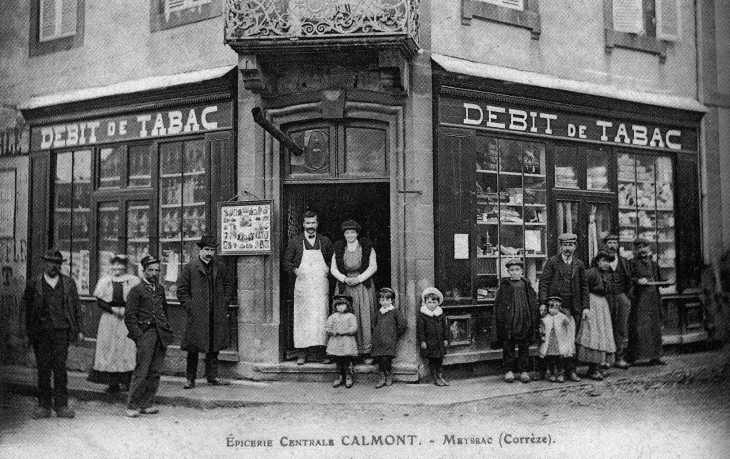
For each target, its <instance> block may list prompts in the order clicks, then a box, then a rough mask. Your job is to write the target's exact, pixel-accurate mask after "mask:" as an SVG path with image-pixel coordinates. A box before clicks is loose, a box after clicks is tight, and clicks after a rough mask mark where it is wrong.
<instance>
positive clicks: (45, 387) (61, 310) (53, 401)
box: [23, 249, 84, 419]
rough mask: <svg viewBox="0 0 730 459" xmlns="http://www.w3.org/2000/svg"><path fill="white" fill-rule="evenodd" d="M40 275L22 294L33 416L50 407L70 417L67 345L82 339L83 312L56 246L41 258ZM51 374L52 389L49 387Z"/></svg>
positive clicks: (48, 411)
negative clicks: (34, 386)
mask: <svg viewBox="0 0 730 459" xmlns="http://www.w3.org/2000/svg"><path fill="white" fill-rule="evenodd" d="M41 258H42V259H43V260H44V262H45V269H44V272H43V273H42V274H39V275H38V276H36V277H34V278H33V279H31V280H30V282H28V284H27V286H26V288H25V294H24V296H23V302H24V305H25V320H26V330H27V331H28V341H29V342H30V345H31V346H33V352H34V353H35V359H36V363H37V366H38V407H37V408H36V409H35V410H33V413H32V416H33V418H35V419H38V418H48V417H51V406H53V410H54V411H55V412H56V416H58V417H59V418H73V417H74V416H75V413H74V412H73V410H71V409H70V408H69V407H68V373H67V370H66V360H67V358H68V347H69V345H70V344H71V343H73V342H78V343H81V341H83V339H84V334H83V332H82V331H81V330H83V311H82V309H81V304H80V302H79V294H78V291H77V289H76V282H74V280H73V279H71V278H70V277H68V276H66V275H64V274H61V263H63V262H64V261H65V260H64V259H63V256H62V255H61V252H60V251H59V250H57V249H50V250H48V251H47V252H46V254H45V256H42V257H41ZM51 376H53V388H51Z"/></svg>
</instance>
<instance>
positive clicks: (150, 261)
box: [140, 255, 160, 269]
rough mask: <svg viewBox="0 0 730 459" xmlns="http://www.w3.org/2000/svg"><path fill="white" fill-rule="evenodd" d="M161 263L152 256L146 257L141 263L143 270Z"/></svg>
mask: <svg viewBox="0 0 730 459" xmlns="http://www.w3.org/2000/svg"><path fill="white" fill-rule="evenodd" d="M159 262H160V259H159V258H157V257H155V256H152V255H147V256H146V257H144V258H142V261H140V263H141V264H142V268H143V269H147V267H148V266H149V265H154V264H155V263H159Z"/></svg>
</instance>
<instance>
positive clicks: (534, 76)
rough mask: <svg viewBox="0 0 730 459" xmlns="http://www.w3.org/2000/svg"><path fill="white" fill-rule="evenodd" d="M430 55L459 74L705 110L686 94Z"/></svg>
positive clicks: (675, 107)
mask: <svg viewBox="0 0 730 459" xmlns="http://www.w3.org/2000/svg"><path fill="white" fill-rule="evenodd" d="M431 59H432V60H433V61H434V62H436V63H437V64H438V65H440V66H441V67H443V68H444V70H446V71H448V72H452V73H458V74H462V75H469V76H474V77H479V78H490V79H493V80H502V81H509V82H512V83H517V84H523V85H528V86H536V87H541V88H549V89H556V90H561V91H570V92H575V93H579V94H588V95H592V96H599V97H606V98H609V99H619V100H625V101H629V102H637V103H640V104H647V105H655V106H660V107H668V108H674V109H679V110H689V111H693V112H702V113H706V112H707V107H705V106H704V105H703V104H701V103H700V102H699V101H697V100H696V99H692V98H689V97H677V96H668V95H663V94H654V93H648V92H640V91H630V90H626V89H620V88H615V87H611V86H604V85H600V84H597V83H590V82H585V81H575V80H565V79H563V78H558V77H555V76H551V75H543V74H540V73H533V72H526V71H524V70H516V69H511V68H506V67H499V66H496V65H491V64H482V63H478V62H472V61H467V60H465V59H459V58H456V57H450V56H444V55H442V54H436V53H433V54H431Z"/></svg>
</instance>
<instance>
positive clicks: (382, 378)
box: [375, 371, 386, 389]
mask: <svg viewBox="0 0 730 459" xmlns="http://www.w3.org/2000/svg"><path fill="white" fill-rule="evenodd" d="M379 373H380V379H378V382H377V384H375V388H376V389H380V388H381V387H383V386H384V385H385V375H386V372H385V371H381V372H379Z"/></svg>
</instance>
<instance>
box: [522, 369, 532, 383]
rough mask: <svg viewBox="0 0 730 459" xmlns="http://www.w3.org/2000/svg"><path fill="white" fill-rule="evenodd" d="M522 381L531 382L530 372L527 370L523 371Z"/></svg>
mask: <svg viewBox="0 0 730 459" xmlns="http://www.w3.org/2000/svg"><path fill="white" fill-rule="evenodd" d="M520 381H521V382H523V383H528V382H530V374H529V373H528V372H526V371H523V372H522V374H520Z"/></svg>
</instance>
